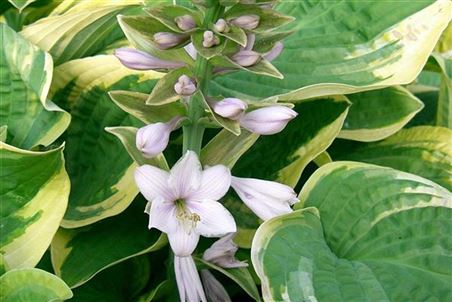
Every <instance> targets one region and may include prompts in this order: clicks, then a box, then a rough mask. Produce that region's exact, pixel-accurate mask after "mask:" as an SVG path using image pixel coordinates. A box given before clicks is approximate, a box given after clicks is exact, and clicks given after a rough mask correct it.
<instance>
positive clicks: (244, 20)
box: [230, 15, 260, 30]
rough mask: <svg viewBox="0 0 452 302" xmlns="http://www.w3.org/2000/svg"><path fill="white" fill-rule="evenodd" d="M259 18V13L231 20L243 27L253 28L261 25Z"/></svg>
mask: <svg viewBox="0 0 452 302" xmlns="http://www.w3.org/2000/svg"><path fill="white" fill-rule="evenodd" d="M259 20H260V17H259V16H258V15H245V16H240V17H237V18H235V19H232V20H231V21H230V22H231V24H234V25H237V26H238V27H241V28H243V29H248V30H252V29H255V28H256V27H258V26H259Z"/></svg>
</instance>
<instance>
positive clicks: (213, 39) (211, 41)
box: [202, 30, 220, 48]
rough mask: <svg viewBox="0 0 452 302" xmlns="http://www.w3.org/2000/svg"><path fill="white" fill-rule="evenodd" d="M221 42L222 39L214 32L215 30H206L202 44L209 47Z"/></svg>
mask: <svg viewBox="0 0 452 302" xmlns="http://www.w3.org/2000/svg"><path fill="white" fill-rule="evenodd" d="M218 44H220V39H218V37H217V36H215V34H214V33H213V31H210V30H206V31H205V32H204V34H203V41H202V46H204V47H206V48H209V47H212V46H215V45H218Z"/></svg>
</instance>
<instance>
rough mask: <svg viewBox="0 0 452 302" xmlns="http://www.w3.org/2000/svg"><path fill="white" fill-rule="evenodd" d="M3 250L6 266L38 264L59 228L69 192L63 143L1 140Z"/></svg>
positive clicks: (0, 198) (0, 200)
mask: <svg viewBox="0 0 452 302" xmlns="http://www.w3.org/2000/svg"><path fill="white" fill-rule="evenodd" d="M0 166H1V169H0V183H1V185H0V205H1V206H0V217H1V220H2V223H1V225H0V231H1V234H2V236H1V238H0V243H1V244H0V254H2V256H3V265H4V266H5V268H6V270H10V269H14V268H25V267H33V266H35V265H36V264H37V263H38V262H39V259H41V257H42V255H43V254H44V252H45V251H46V249H47V247H48V246H49V244H50V241H51V240H52V237H53V235H54V234H55V232H56V231H57V229H58V225H59V224H60V221H61V219H62V218H63V215H64V211H65V210H66V207H67V202H68V195H69V187H70V184H69V178H68V175H67V173H66V170H65V168H64V158H63V146H61V147H59V148H57V149H54V150H50V151H46V152H32V151H26V150H22V149H18V148H15V147H13V146H10V145H7V144H5V143H2V142H0Z"/></svg>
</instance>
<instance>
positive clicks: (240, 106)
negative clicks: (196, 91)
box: [210, 98, 248, 120]
mask: <svg viewBox="0 0 452 302" xmlns="http://www.w3.org/2000/svg"><path fill="white" fill-rule="evenodd" d="M210 106H211V107H212V109H213V111H214V112H215V113H216V114H218V115H220V116H222V117H225V118H228V119H231V120H238V119H239V118H240V117H241V116H242V114H243V112H244V111H245V110H246V108H247V107H248V105H247V104H246V103H245V102H244V101H242V100H240V99H236V98H225V99H223V100H221V101H219V102H211V103H210Z"/></svg>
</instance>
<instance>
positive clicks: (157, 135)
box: [135, 116, 182, 158]
mask: <svg viewBox="0 0 452 302" xmlns="http://www.w3.org/2000/svg"><path fill="white" fill-rule="evenodd" d="M181 119H182V118H181V117H179V116H178V117H175V118H173V119H172V120H170V121H169V122H167V123H154V124H149V125H147V126H144V127H142V128H140V129H138V131H137V136H136V141H135V142H136V147H137V149H138V150H140V151H141V152H142V153H143V156H144V157H147V158H151V157H155V156H157V155H158V154H160V153H161V152H162V151H163V150H165V149H166V146H168V141H169V136H170V133H171V131H173V130H174V129H175V128H176V127H177V125H178V123H179V121H180V120H181Z"/></svg>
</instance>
